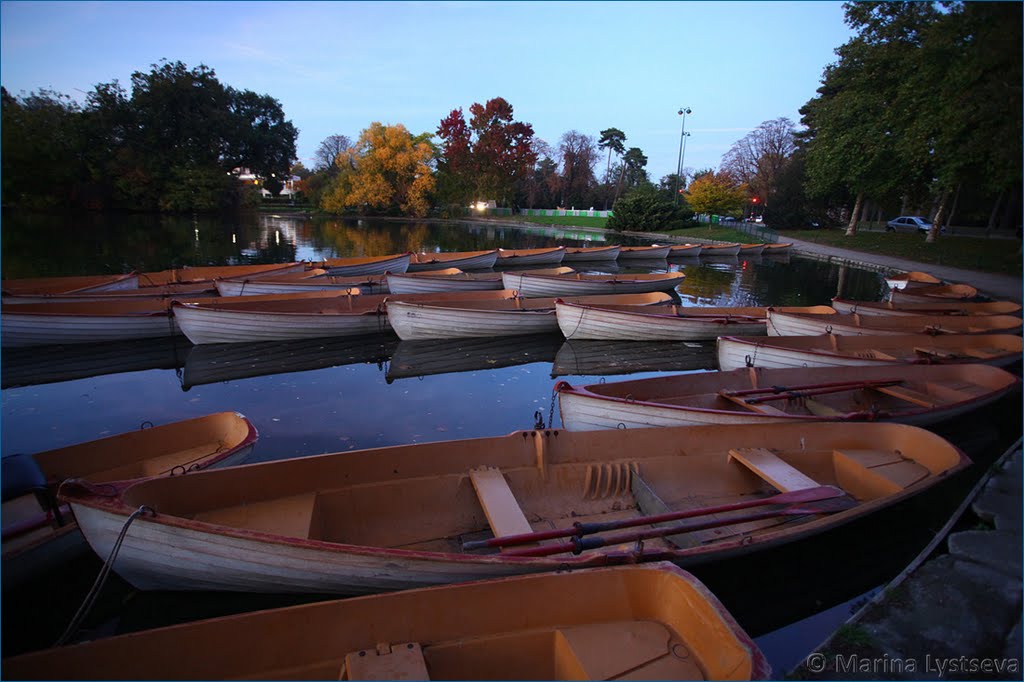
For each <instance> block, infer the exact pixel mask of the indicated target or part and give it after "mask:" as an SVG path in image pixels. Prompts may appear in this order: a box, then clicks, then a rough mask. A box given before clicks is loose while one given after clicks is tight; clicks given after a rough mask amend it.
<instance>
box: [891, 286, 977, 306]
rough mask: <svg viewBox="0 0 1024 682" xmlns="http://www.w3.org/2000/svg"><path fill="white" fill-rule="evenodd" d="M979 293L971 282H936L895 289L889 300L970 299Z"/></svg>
mask: <svg viewBox="0 0 1024 682" xmlns="http://www.w3.org/2000/svg"><path fill="white" fill-rule="evenodd" d="M977 295H978V290H977V289H975V288H974V287H972V286H971V285H969V284H936V285H925V286H919V287H904V288H903V289H894V290H892V291H891V292H890V293H889V300H890V301H892V302H893V303H928V302H929V301H936V300H945V299H970V298H974V297H975V296H977Z"/></svg>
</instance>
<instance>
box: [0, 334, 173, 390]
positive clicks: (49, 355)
mask: <svg viewBox="0 0 1024 682" xmlns="http://www.w3.org/2000/svg"><path fill="white" fill-rule="evenodd" d="M189 348H191V346H190V345H189V343H188V342H187V341H185V340H184V339H182V338H180V337H176V336H175V337H166V336H165V337H162V338H156V339H138V340H136V341H107V342H104V343H78V344H68V345H58V346H43V347H41V348H4V350H3V363H2V364H3V372H0V380H2V387H3V388H12V387H15V386H37V385H39V384H50V383H54V382H59V381H73V380H75V379H85V378H88V377H95V376H103V375H106V374H121V373H124V372H141V371H143V370H147V369H179V368H180V367H181V366H182V365H183V364H184V363H185V356H186V355H187V354H188V349H189Z"/></svg>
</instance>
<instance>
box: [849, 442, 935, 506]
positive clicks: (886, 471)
mask: <svg viewBox="0 0 1024 682" xmlns="http://www.w3.org/2000/svg"><path fill="white" fill-rule="evenodd" d="M832 462H833V465H834V466H835V471H836V481H837V482H838V483H839V485H840V486H841V487H842V488H843V490H845V491H847V492H848V493H850V494H851V495H853V496H854V497H856V498H857V499H859V500H873V499H876V498H879V497H885V496H887V495H895V494H896V493H899V492H902V491H903V490H905V489H906V488H909V487H910V486H912V485H914V484H915V483H917V482H918V481H921V480H923V479H925V478H927V477H928V475H929V474H930V473H931V472H930V471H929V470H928V469H927V468H925V467H924V466H922V465H920V464H918V463H917V462H915V461H913V460H909V459H905V458H904V457H902V456H901V455H899V454H897V453H895V452H885V451H882V450H834V451H833V452H832Z"/></svg>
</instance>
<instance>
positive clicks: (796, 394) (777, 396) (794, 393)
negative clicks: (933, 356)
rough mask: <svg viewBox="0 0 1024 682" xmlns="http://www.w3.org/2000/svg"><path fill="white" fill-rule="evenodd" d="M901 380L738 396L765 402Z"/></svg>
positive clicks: (884, 385) (885, 385) (881, 386)
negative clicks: (746, 396)
mask: <svg viewBox="0 0 1024 682" xmlns="http://www.w3.org/2000/svg"><path fill="white" fill-rule="evenodd" d="M902 383H903V382H902V381H861V382H859V383H856V384H847V385H845V386H830V387H823V388H809V389H805V390H796V389H786V390H785V391H781V392H779V393H777V394H776V393H773V394H771V395H762V396H757V397H754V398H740V400H742V401H743V402H745V403H749V404H755V403H765V402H768V401H769V400H785V399H788V398H802V397H805V396H812V395H825V394H827V393H841V392H843V391H854V390H857V389H862V388H885V387H887V386H895V385H897V384H902Z"/></svg>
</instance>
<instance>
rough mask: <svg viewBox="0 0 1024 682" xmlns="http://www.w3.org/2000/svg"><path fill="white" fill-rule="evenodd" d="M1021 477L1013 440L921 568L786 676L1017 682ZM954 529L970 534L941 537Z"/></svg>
mask: <svg viewBox="0 0 1024 682" xmlns="http://www.w3.org/2000/svg"><path fill="white" fill-rule="evenodd" d="M1022 472H1024V462H1022V454H1021V441H1019V440H1018V441H1017V443H1016V444H1015V445H1014V446H1013V447H1012V448H1010V450H1008V451H1007V452H1006V453H1005V454H1004V455H1003V457H1002V458H1000V460H999V462H997V463H996V464H995V465H993V467H992V469H991V470H990V472H989V473H988V475H987V476H986V478H984V479H982V481H981V482H980V483H979V484H978V486H977V487H976V488H975V489H974V491H973V492H972V494H971V495H970V496H968V498H967V499H966V500H965V502H964V505H963V506H962V507H961V511H958V513H957V514H955V515H954V517H953V518H952V519H950V523H949V524H947V527H946V528H944V529H943V530H942V531H941V532H940V534H939V535H938V536H937V538H936V540H937V541H938V542H936V543H935V544H934V545H933V546H930V547H928V548H927V549H926V550H925V551H924V552H923V553H922V555H921V556H920V557H919V558H920V560H921V562H920V563H919V562H918V561H915V562H914V563H912V564H911V565H910V566H909V567H908V568H907V570H906V571H904V572H903V573H902V574H901V575H900V576H898V577H897V578H896V579H895V580H893V581H892V582H891V583H890V584H889V585H888V586H886V588H885V589H884V590H883V591H882V592H880V593H879V594H878V595H877V596H876V597H875V598H874V599H873V600H872V601H871V602H869V603H868V604H867V605H866V606H865V607H864V608H862V609H861V610H860V611H858V612H857V613H856V614H854V616H853V617H852V618H851V619H850V620H849V621H847V623H846V624H845V625H843V626H841V627H840V628H839V629H838V630H837V631H836V632H835V633H834V634H833V635H832V636H831V637H830V638H829V639H828V640H826V641H825V642H824V643H822V645H820V646H819V647H818V648H817V650H816V651H814V652H813V653H811V654H810V655H809V656H808V657H807V658H806V659H805V660H804V661H803V663H801V664H800V665H799V666H798V667H797V668H796V669H795V670H793V671H792V672H791V673H790V675H789V677H790V678H795V679H806V680H839V679H842V680H877V679H890V680H921V679H975V680H976V679H1017V680H1019V679H1021V674H1022V668H1021V661H1022V651H1021V649H1022V639H1021V593H1022V589H1021V585H1022V574H1021V554H1022V551H1021V549H1022V541H1021V527H1022V516H1024V514H1022V506H1021V493H1022V490H1021V488H1022V486H1021V481H1022ZM961 513H966V515H965V517H964V518H963V519H961V518H960V515H961ZM957 521H960V523H959V525H960V527H963V526H964V525H965V522H966V525H967V526H970V525H971V522H972V521H973V525H974V527H969V528H968V529H967V530H961V531H958V532H954V533H952V534H948V535H947V534H946V533H947V531H948V529H949V527H951V526H952V525H953V523H955V522H957ZM943 550H944V551H943ZM925 559H927V561H925Z"/></svg>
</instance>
